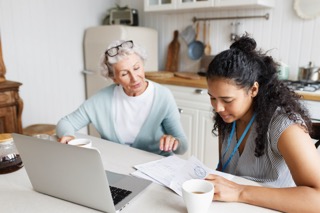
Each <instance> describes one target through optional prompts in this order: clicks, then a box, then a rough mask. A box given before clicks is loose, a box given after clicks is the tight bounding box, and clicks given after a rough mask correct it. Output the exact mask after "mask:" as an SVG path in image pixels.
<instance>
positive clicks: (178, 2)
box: [144, 0, 275, 12]
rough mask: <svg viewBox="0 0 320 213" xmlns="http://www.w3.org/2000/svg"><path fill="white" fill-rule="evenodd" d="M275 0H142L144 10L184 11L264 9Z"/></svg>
mask: <svg viewBox="0 0 320 213" xmlns="http://www.w3.org/2000/svg"><path fill="white" fill-rule="evenodd" d="M274 5H275V0H144V12H170V11H171V12H185V11H190V10H193V11H194V10H202V9H203V10H217V9H219V10H221V9H266V8H273V7H274Z"/></svg>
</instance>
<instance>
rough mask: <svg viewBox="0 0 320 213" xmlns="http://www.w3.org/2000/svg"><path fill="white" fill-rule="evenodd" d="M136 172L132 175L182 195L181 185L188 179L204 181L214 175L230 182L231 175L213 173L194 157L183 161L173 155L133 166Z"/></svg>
mask: <svg viewBox="0 0 320 213" xmlns="http://www.w3.org/2000/svg"><path fill="white" fill-rule="evenodd" d="M134 168H136V169H137V171H135V172H133V173H131V174H132V175H135V176H138V177H142V178H146V179H149V180H152V181H154V182H156V183H161V184H162V185H164V186H166V187H168V188H170V189H172V190H173V191H174V192H176V193H177V194H178V195H180V196H181V195H182V191H181V186H182V183H183V182H184V181H186V180H190V179H204V178H205V177H206V176H207V175H209V174H216V175H220V176H223V177H224V178H226V179H229V180H231V179H232V178H233V175H230V174H227V173H223V172H219V171H215V170H213V169H210V168H208V167H206V166H205V165H204V164H203V163H202V162H201V161H199V160H198V159H197V158H196V157H194V156H192V157H190V158H189V159H188V160H183V159H181V158H179V157H177V156H175V155H173V156H169V157H166V158H163V159H161V160H156V161H151V162H148V163H144V164H139V165H136V166H134Z"/></svg>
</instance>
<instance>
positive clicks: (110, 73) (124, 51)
mask: <svg viewBox="0 0 320 213" xmlns="http://www.w3.org/2000/svg"><path fill="white" fill-rule="evenodd" d="M123 42H126V41H125V40H115V41H113V42H111V44H110V45H109V46H108V48H107V49H106V50H109V49H110V48H112V47H116V46H118V45H120V44H122V43H123ZM131 54H136V55H138V56H139V57H140V58H141V60H142V61H143V63H144V62H145V61H146V60H147V53H146V50H145V49H143V48H142V47H140V46H139V45H137V44H136V43H134V42H133V47H132V48H129V47H124V48H119V50H118V54H117V55H115V56H113V57H110V56H108V55H107V54H105V53H103V54H102V55H101V57H100V72H101V75H102V76H103V77H105V78H113V77H114V69H113V66H112V65H113V64H116V63H118V62H119V61H121V60H123V59H125V58H127V57H128V56H129V55H131Z"/></svg>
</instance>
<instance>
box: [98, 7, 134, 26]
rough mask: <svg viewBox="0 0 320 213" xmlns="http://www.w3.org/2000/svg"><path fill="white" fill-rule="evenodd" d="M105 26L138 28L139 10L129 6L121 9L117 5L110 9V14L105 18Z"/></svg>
mask: <svg viewBox="0 0 320 213" xmlns="http://www.w3.org/2000/svg"><path fill="white" fill-rule="evenodd" d="M103 24H104V25H128V26H138V25H139V21H138V10H136V9H132V8H129V7H128V6H124V7H120V6H119V5H118V4H116V7H113V8H110V9H108V14H107V15H106V17H105V18H104V20H103Z"/></svg>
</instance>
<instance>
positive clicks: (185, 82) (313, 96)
mask: <svg viewBox="0 0 320 213" xmlns="http://www.w3.org/2000/svg"><path fill="white" fill-rule="evenodd" d="M195 75H197V74H195ZM147 78H148V79H149V80H151V81H154V82H157V83H159V84H169V85H175V86H186V87H196V88H202V89H206V88H207V82H206V78H205V77H202V76H200V77H199V78H198V79H187V78H181V77H177V76H169V77H165V76H164V77H161V76H155V77H152V76H148V77H147ZM296 92H297V93H298V94H300V95H301V96H302V98H303V99H304V100H309V101H320V90H318V91H316V92H304V91H296Z"/></svg>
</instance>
